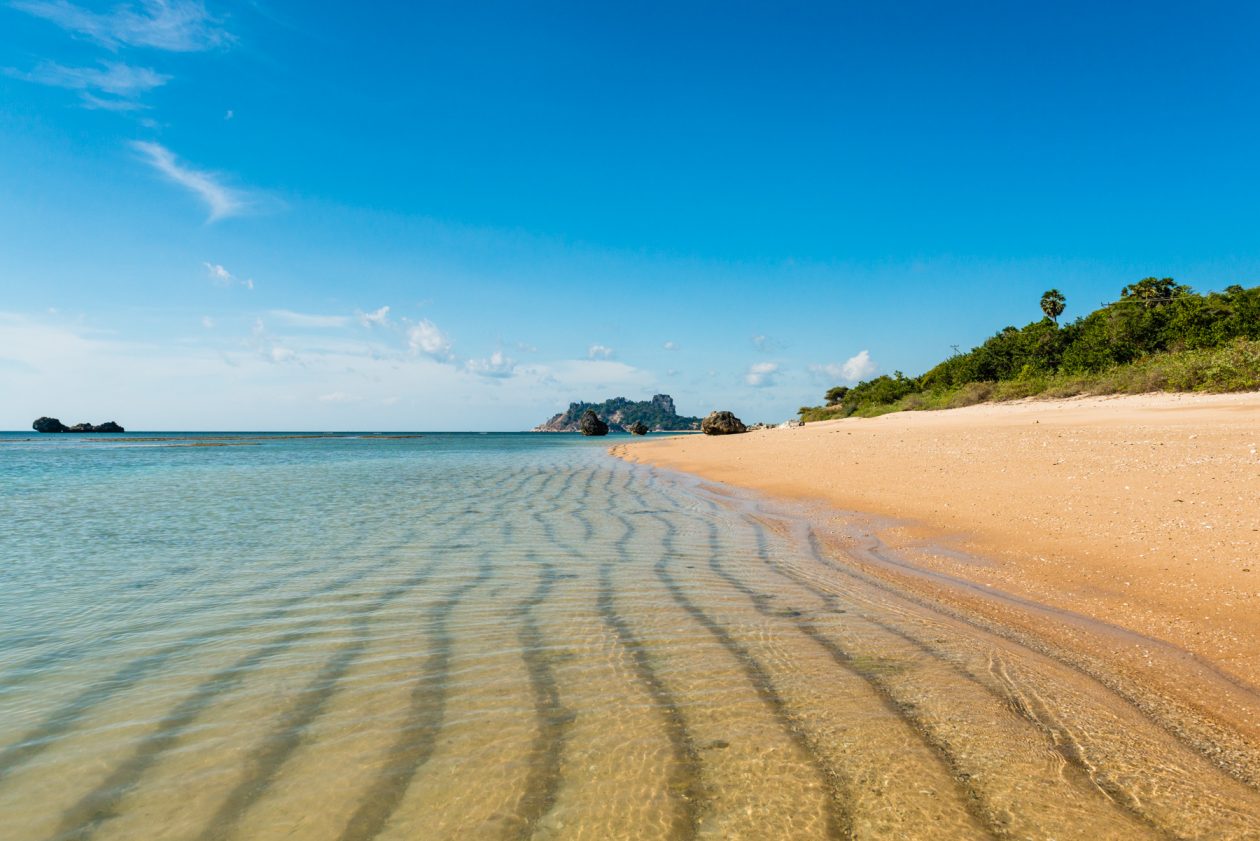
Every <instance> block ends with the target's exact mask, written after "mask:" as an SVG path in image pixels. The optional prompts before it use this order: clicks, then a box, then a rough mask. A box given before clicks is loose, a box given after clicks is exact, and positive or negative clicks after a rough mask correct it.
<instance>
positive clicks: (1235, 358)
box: [799, 277, 1260, 422]
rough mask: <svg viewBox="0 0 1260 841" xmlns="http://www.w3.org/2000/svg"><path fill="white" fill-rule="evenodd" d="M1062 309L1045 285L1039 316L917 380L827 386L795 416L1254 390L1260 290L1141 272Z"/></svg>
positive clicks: (1258, 379)
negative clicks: (1115, 293) (1198, 289)
mask: <svg viewBox="0 0 1260 841" xmlns="http://www.w3.org/2000/svg"><path fill="white" fill-rule="evenodd" d="M1065 305H1066V301H1065V298H1064V296H1063V294H1062V293H1061V292H1059V291H1058V290H1057V289H1051V290H1049V291H1047V292H1046V293H1045V295H1043V296H1042V299H1041V309H1042V312H1043V313H1044V314H1045V316H1044V317H1043V318H1042V319H1041V320H1039V321H1034V322H1032V323H1031V324H1028V325H1026V326H1024V327H1022V328H1016V327H1005V328H1003V329H1002V330H999V331H998V332H997V333H996V334H994V335H993V336H992V337H990V338H989V339H987V340H985V342H984V343H983V344H981V345H980V346H979V347H975V348H972V349H971V350H970V351H969V352H967V353H958V354H955V355H953V356H951V357H949V358H948V359H946V360H944V361H942V362H940V363H939V364H937V365H936V366H935V367H933V368H932V369H930V370H929V371H927V372H925V373H924V374H922V375H920V376H918V377H908V376H906V375H905V374H903V373H902V372H901V371H895V372H893V373H892V374H891V375H889V374H884V375H882V376H879V377H875V378H874V379H870V380H866V381H864V382H861V383H858V384H857V385H855V386H853V387H852V388H848V387H845V386H836V387H835V388H831V389H828V391H827V393H826V395H825V397H826V403H825V404H824V405H821V406H803V407H801V409H800V410H799V411H800V417H801V419H802V420H804V421H807V422H808V421H817V420H829V419H832V418H844V417H850V416H853V415H857V416H861V417H871V416H874V415H881V414H885V413H887V412H897V411H908V410H916V409H953V408H957V407H960V406H969V405H972V404H975V403H982V402H986V401H999V400H1017V399H1020V398H1025V397H1047V398H1053V397H1072V396H1075V395H1080V394H1137V393H1144V392H1151V391H1211V392H1228V391H1250V390H1255V389H1260V286H1254V287H1251V288H1249V289H1244V288H1243V287H1242V286H1230V287H1228V288H1226V289H1225V290H1224V291H1222V292H1210V293H1207V294H1202V295H1201V294H1197V293H1195V292H1194V290H1192V289H1191V288H1190V287H1188V286H1185V285H1182V284H1179V283H1176V282H1175V281H1174V280H1173V279H1172V278H1154V277H1148V278H1145V279H1143V280H1140V281H1138V282H1137V283H1133V284H1130V285H1129V286H1126V287H1124V289H1122V290H1121V292H1120V298H1119V299H1118V300H1116V301H1114V302H1112V303H1111V304H1108V305H1107V306H1104V307H1102V308H1100V309H1097V310H1095V311H1094V312H1091V313H1090V314H1089V315H1086V316H1083V317H1081V318H1078V319H1076V320H1075V321H1073V322H1071V323H1068V324H1063V325H1060V324H1059V323H1058V319H1059V316H1061V315H1062V314H1063V310H1064V307H1065Z"/></svg>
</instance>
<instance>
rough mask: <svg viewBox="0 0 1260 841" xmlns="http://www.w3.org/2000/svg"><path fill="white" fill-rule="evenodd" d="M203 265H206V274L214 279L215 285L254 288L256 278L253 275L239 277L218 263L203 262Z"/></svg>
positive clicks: (251, 289)
mask: <svg viewBox="0 0 1260 841" xmlns="http://www.w3.org/2000/svg"><path fill="white" fill-rule="evenodd" d="M201 265H203V266H205V268H206V274H207V275H209V276H210V279H211V280H212V281H214V284H215V286H244V287H245V288H246V289H249V290H250V291H253V289H254V279H253V278H252V277H247V278H243V279H242V278H238V277H237V276H236V275H234V274H232V273H231V272H229V271H228V270H227V269H226V268H224V267H223V266H221V265H219V264H218V263H204V262H203V263H202V264H201Z"/></svg>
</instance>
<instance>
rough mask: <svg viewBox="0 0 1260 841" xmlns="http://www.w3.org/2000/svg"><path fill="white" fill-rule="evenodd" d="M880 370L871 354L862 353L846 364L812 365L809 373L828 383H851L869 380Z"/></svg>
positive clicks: (867, 352)
mask: <svg viewBox="0 0 1260 841" xmlns="http://www.w3.org/2000/svg"><path fill="white" fill-rule="evenodd" d="M878 370H879V366H878V365H876V364H875V361H874V360H873V359H871V352H870V351H868V350H864V351H861V352H859V353H857V354H856V355H854V356H851V357H849V358H848V359H846V360H845V361H844V362H827V363H825V364H822V365H810V366H809V371H810V373H811V374H813V375H814V376H815V378H817V379H820V380H825V381H827V382H831V383H834V382H837V381H844V382H851V383H855V382H858V381H860V380H865V379H869V378H870V377H871V375H872V374H874V373H875V372H876V371H878Z"/></svg>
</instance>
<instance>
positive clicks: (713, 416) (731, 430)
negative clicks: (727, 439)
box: [700, 412, 748, 435]
mask: <svg viewBox="0 0 1260 841" xmlns="http://www.w3.org/2000/svg"><path fill="white" fill-rule="evenodd" d="M700 431H701V432H703V433H704V434H705V435H738V434H739V433H741V432H747V431H748V427H746V426H744V422H743V421H741V420H740V419H739V418H737V417H735V415H733V414H731V413H730V412H709V415H708V417H706V418H705V419H704V420H702V421H700Z"/></svg>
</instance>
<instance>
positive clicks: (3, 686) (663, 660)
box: [0, 434, 1260, 841]
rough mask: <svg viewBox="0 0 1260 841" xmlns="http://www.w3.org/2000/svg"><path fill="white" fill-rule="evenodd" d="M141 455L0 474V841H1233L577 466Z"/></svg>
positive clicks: (1255, 798)
mask: <svg viewBox="0 0 1260 841" xmlns="http://www.w3.org/2000/svg"><path fill="white" fill-rule="evenodd" d="M146 438H150V439H159V440H143V439H146ZM167 438H168V437H167V436H161V435H155V436H141V435H130V434H129V435H127V436H122V437H103V438H95V437H91V438H80V437H69V436H55V437H51V436H50V437H31V436H27V435H12V434H8V435H3V436H0V837H3V838H6V839H18V840H23V841H24V839H32V841H34V840H35V839H84V838H99V839H136V838H145V839H156V838H160V839H168V838H169V839H198V841H208V840H209V839H272V838H276V839H279V838H286V839H288V838H303V839H325V838H326V839H373V838H380V839H403V838H413V839H468V838H474V839H481V838H486V839H513V838H539V839H561V838H563V839H609V838H616V839H621V838H625V839H633V838H642V839H662V838H664V839H689V838H711V839H732V838H747V839H764V838H848V837H858V838H876V837H882V838H916V837H918V838H998V837H1017V838H1072V837H1089V838H1091V839H1098V838H1147V837H1151V838H1168V837H1201V838H1244V837H1257V836H1258V835H1260V795H1257V794H1256V791H1255V788H1254V786H1253V785H1252V784H1251V783H1250V782H1249V781H1248V780H1246V779H1241V780H1240V779H1238V778H1237V777H1239V775H1238V774H1234V775H1233V776H1231V775H1230V774H1228V773H1225V772H1224V771H1222V770H1221V768H1220V763H1219V762H1217V761H1214V759H1213V758H1212V757H1211V756H1209V755H1206V754H1205V752H1204V751H1203V750H1201V749H1196V748H1194V747H1193V746H1191V745H1188V744H1187V743H1186V742H1185V741H1184V740H1182V739H1181V738H1180V737H1179V735H1178V734H1177V733H1176V732H1171V730H1170V728H1168V727H1167V726H1161V725H1160V724H1159V723H1157V722H1155V721H1153V720H1151V719H1149V718H1147V717H1146V716H1145V715H1144V714H1143V712H1142V711H1141V710H1139V709H1137V708H1136V707H1135V706H1134V705H1132V704H1129V703H1126V702H1125V701H1124V700H1123V699H1121V698H1120V697H1118V696H1117V695H1115V694H1113V693H1112V692H1111V691H1110V690H1108V689H1107V688H1106V687H1105V686H1104V685H1103V684H1102V683H1100V682H1098V681H1097V680H1094V679H1093V678H1090V677H1089V676H1087V675H1084V674H1082V673H1081V672H1079V671H1077V670H1076V669H1074V668H1072V667H1071V666H1069V665H1066V664H1065V663H1064V662H1062V661H1060V660H1056V659H1055V658H1054V657H1052V656H1049V655H1047V654H1045V653H1043V652H1038V651H1035V650H1033V649H1031V648H1027V647H1024V646H1021V645H1019V644H1017V643H1015V642H1012V641H1011V640H1010V639H1007V638H1004V637H1002V636H1000V635H998V634H995V633H990V632H988V631H987V630H986V629H985V628H983V627H981V626H980V625H978V624H976V623H968V622H966V621H964V620H962V619H960V618H958V617H957V616H955V615H951V614H950V613H949V612H946V611H941V610H937V609H934V608H933V606H932V605H928V604H923V603H922V602H921V601H916V600H915V599H913V598H910V597H909V596H907V595H906V594H902V593H899V592H897V591H895V590H893V589H891V588H889V587H888V586H886V585H884V584H881V583H880V582H878V581H875V580H873V579H871V578H870V577H868V576H865V575H863V574H861V573H860V572H859V571H857V570H856V569H854V568H851V567H848V566H846V564H845V559H844V558H843V557H838V556H836V555H835V553H834V552H830V551H828V550H827V549H825V548H824V547H823V546H822V545H821V543H820V541H819V540H818V539H817V537H816V535H815V534H814V533H813V532H812V531H810V530H809V529H808V528H807V527H806V526H805V525H804V524H803V523H802V522H800V521H796V520H793V519H791V518H790V517H783V516H779V515H776V514H775V513H774V512H769V511H767V510H761V509H758V507H757V506H755V505H752V504H750V503H748V502H746V501H742V500H739V499H735V498H731V497H729V496H726V495H724V494H721V493H715V492H713V491H712V490H709V489H706V488H704V487H702V486H699V485H697V484H696V483H694V482H691V481H689V480H687V479H685V478H683V477H676V476H672V475H668V474H663V473H660V472H657V471H654V470H652V469H650V468H646V467H642V466H635V465H630V464H626V463H624V462H621V461H618V460H616V459H613V458H611V457H609V456H608V455H607V454H606V453H605V447H606V445H607V443H608V442H607V441H587V440H583V439H580V438H576V437H572V436H541V435H525V434H522V435H493V434H492V435H474V434H451V435H425V436H423V437H411V438H402V437H399V438H381V437H339V438H320V439H310V438H287V437H283V436H274V435H273V436H256V437H237V438H229V439H221V438H218V437H216V436H171V437H169V439H167ZM160 439H167V440H160ZM194 444H196V445H197V446H192V445H194ZM221 444H228V445H229V446H217V445H221ZM212 445H213V446H212Z"/></svg>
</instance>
